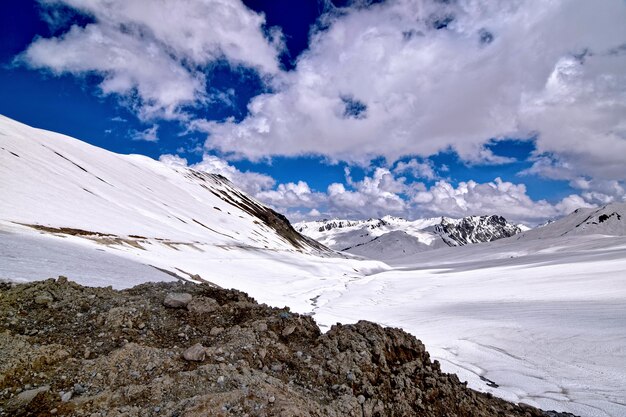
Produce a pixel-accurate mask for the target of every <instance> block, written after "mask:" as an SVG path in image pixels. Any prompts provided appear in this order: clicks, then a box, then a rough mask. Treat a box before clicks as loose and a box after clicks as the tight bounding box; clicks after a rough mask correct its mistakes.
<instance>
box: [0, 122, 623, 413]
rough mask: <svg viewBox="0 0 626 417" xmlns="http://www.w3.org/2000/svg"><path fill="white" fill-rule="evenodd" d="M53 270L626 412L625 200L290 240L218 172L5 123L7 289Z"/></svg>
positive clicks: (484, 386) (563, 400)
mask: <svg viewBox="0 0 626 417" xmlns="http://www.w3.org/2000/svg"><path fill="white" fill-rule="evenodd" d="M343 249H345V250H347V252H346V253H344V252H340V251H339V250H343ZM355 255H359V256H355ZM364 258H369V259H364ZM381 260H384V262H383V261H381ZM58 275H65V276H68V277H70V278H71V280H74V281H76V282H78V283H80V284H83V285H88V286H92V287H93V286H96V287H107V286H112V287H114V288H117V289H122V288H129V287H133V286H136V285H138V284H141V283H145V282H147V281H181V282H183V283H189V282H208V283H210V284H213V285H214V286H220V287H224V288H235V289H237V290H240V291H246V292H248V293H250V294H251V295H252V296H254V297H255V298H256V299H257V300H259V302H261V303H266V304H268V305H272V306H289V307H290V308H291V310H292V311H294V312H297V313H303V314H306V315H307V316H312V317H313V318H314V320H315V321H316V323H317V324H319V326H320V328H321V330H322V331H328V330H329V329H330V326H331V325H334V324H335V323H337V322H341V323H353V322H357V321H359V320H362V319H364V320H369V321H372V322H375V323H379V324H381V325H385V326H391V327H401V328H402V329H404V330H406V331H407V332H409V333H411V334H413V335H415V336H417V337H419V338H420V339H421V340H422V341H423V342H424V344H425V345H426V347H427V348H428V351H429V352H430V354H431V355H432V358H434V359H437V361H439V363H440V364H441V367H442V369H443V370H444V371H445V372H453V373H455V374H456V375H458V377H459V379H460V380H462V381H467V384H468V386H469V387H470V388H472V389H475V390H478V391H482V392H487V393H490V394H493V395H495V396H498V397H501V398H504V399H507V400H509V401H514V402H518V403H519V402H524V403H527V404H530V405H533V406H537V407H541V408H543V409H557V410H559V411H568V412H571V413H575V414H577V415H579V416H582V417H585V416H594V417H595V416H601V417H621V416H623V415H626V406H625V405H624V404H623V398H625V397H626V389H625V388H624V387H626V370H625V369H624V363H626V352H625V351H624V349H623V347H624V346H625V345H626V321H625V320H624V317H626V281H624V277H625V276H626V203H624V202H614V203H610V204H606V205H603V206H601V207H596V208H581V209H578V210H576V211H574V212H573V213H571V214H570V215H569V216H566V217H564V218H562V219H558V220H556V221H554V222H552V223H549V224H546V225H544V226H542V227H537V228H534V229H531V230H526V229H525V228H524V227H522V226H520V225H515V224H511V223H508V222H507V221H506V220H505V219H504V218H502V217H500V216H497V215H489V216H474V217H467V218H462V219H451V218H447V217H443V218H441V217H438V218H432V219H421V220H414V221H408V220H405V219H400V218H396V217H390V216H387V217H383V218H381V219H370V220H365V221H349V220H327V221H321V222H309V223H298V224H295V225H294V227H292V226H291V225H290V224H289V222H288V221H287V219H286V218H285V217H284V216H283V215H281V214H280V213H277V212H276V211H274V210H272V209H271V208H269V207H267V206H266V205H264V204H263V203H261V202H259V201H257V200H256V199H254V198H252V197H250V196H248V195H246V194H245V193H244V192H242V191H241V190H239V189H238V188H237V187H236V186H235V185H233V184H232V183H231V182H230V181H229V180H228V179H226V178H224V177H222V176H219V175H215V174H211V173H205V172H199V171H196V170H193V169H189V168H186V167H180V166H172V165H166V164H164V163H161V162H158V161H155V160H152V159H150V158H147V157H144V156H138V155H119V154H115V153H112V152H109V151H106V150H103V149H100V148H97V147H94V146H91V145H88V144H86V143H84V142H82V141H79V140H77V139H74V138H71V137H68V136H64V135H61V134H58V133H54V132H49V131H45V130H41V129H36V128H32V127H29V126H26V125H24V124H21V123H18V122H16V121H13V120H11V119H8V118H6V117H2V116H0V279H1V280H9V281H12V282H26V281H37V280H41V279H44V278H48V277H53V276H58ZM185 285H189V284H185ZM134 291H140V290H134ZM18 307H19V305H18ZM38 308H40V307H38ZM20 314H28V311H27V310H22V313H20ZM81 314H82V313H81ZM276 320H283V319H282V318H281V317H278V318H276ZM241 331H242V332H243V331H245V329H241ZM234 333H237V332H234ZM176 343H178V342H176ZM398 354H401V352H400V353H398ZM381 357H384V355H382V356H381ZM290 360H297V359H293V358H292V359H290ZM349 371H350V370H345V372H343V370H342V372H343V374H342V375H347V373H349ZM337 385H338V386H340V384H339V383H338V384H337ZM346 386H347V385H346Z"/></svg>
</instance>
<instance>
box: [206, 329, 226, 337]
mask: <svg viewBox="0 0 626 417" xmlns="http://www.w3.org/2000/svg"><path fill="white" fill-rule="evenodd" d="M223 331H224V328H223V327H213V328H212V329H211V331H210V332H209V334H210V335H211V336H217V335H218V334H220V333H222V332H223Z"/></svg>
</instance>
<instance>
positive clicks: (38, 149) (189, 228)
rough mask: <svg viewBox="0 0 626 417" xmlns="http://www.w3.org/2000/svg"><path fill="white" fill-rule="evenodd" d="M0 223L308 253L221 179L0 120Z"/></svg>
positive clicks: (281, 221) (310, 245)
mask: <svg viewBox="0 0 626 417" xmlns="http://www.w3.org/2000/svg"><path fill="white" fill-rule="evenodd" d="M0 178H2V182H1V183H0V194H1V195H2V196H3V198H2V201H0V220H3V221H9V222H14V223H22V224H37V225H43V226H47V227H50V228H66V229H67V230H66V231H68V232H69V231H70V230H69V229H76V230H74V233H79V234H84V235H87V234H88V233H89V232H93V233H92V234H94V235H95V234H102V235H109V236H110V235H114V236H116V237H129V236H131V238H132V236H144V237H146V238H162V239H168V240H172V241H174V240H185V241H187V242H191V241H194V240H196V239H202V241H203V242H205V243H213V244H223V245H248V246H251V247H259V248H267V249H280V250H301V251H314V250H321V251H323V250H324V248H323V247H322V246H321V245H318V244H317V243H315V242H313V241H311V240H310V239H307V238H304V237H303V236H301V235H300V234H298V233H297V232H295V231H294V230H293V229H292V228H291V226H290V225H289V222H288V221H287V220H286V219H285V218H284V217H283V216H282V215H280V214H278V213H276V212H274V211H273V210H271V209H270V208H268V207H266V206H264V205H263V204H261V203H259V202H258V201H256V200H254V199H252V198H250V197H248V196H246V195H245V194H243V193H242V192H241V191H239V190H237V189H236V188H235V187H234V186H233V185H232V184H231V183H230V182H229V181H228V180H227V179H226V178H224V177H222V176H219V175H214V174H207V173H204V172H198V171H194V170H192V169H188V168H181V167H172V166H167V165H164V164H162V163H160V162H157V161H154V160H152V159H150V158H147V157H143V156H139V155H117V154H114V153H111V152H108V151H105V150H103V149H100V148H97V147H94V146H91V145H88V144H86V143H84V142H81V141H78V140H76V139H72V138H70V137H67V136H64V135H60V134H56V133H52V132H46V131H43V130H39V129H33V128H31V127H28V126H25V125H22V124H20V123H17V122H15V121H12V120H9V119H7V118H5V117H0Z"/></svg>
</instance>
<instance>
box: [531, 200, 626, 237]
mask: <svg viewBox="0 0 626 417" xmlns="http://www.w3.org/2000/svg"><path fill="white" fill-rule="evenodd" d="M584 235H607V236H626V202H615V203H609V204H605V205H603V206H600V207H597V208H579V209H577V210H574V212H572V213H571V214H569V215H568V216H566V217H564V218H562V219H559V220H556V221H553V222H550V223H548V224H546V225H544V226H542V227H538V228H536V229H533V230H529V231H527V232H524V233H523V234H522V235H520V236H519V238H520V239H547V238H556V237H561V236H584Z"/></svg>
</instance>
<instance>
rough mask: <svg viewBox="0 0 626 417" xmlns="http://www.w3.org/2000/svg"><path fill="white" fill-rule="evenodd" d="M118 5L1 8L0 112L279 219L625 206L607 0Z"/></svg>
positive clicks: (532, 214)
mask: <svg viewBox="0 0 626 417" xmlns="http://www.w3.org/2000/svg"><path fill="white" fill-rule="evenodd" d="M131 3H132V4H134V6H133V5H129V3H126V2H124V1H122V0H115V1H113V2H104V1H102V0H90V1H85V2H77V1H75V0H42V1H39V2H37V1H19V2H18V1H13V2H9V4H4V5H3V6H2V7H3V8H4V10H3V13H2V14H0V20H1V21H0V39H1V42H2V43H1V44H0V65H1V66H0V113H1V114H4V115H6V116H8V117H11V118H14V119H16V120H18V121H21V122H23V123H26V124H29V125H32V126H35V127H40V128H44V129H49V130H53V131H57V132H61V133H65V134H68V135H70V136H73V137H76V138H79V139H81V140H84V141H86V142H89V143H91V144H94V145H97V146H100V147H103V148H106V149H109V150H111V151H114V152H119V153H141V154H145V155H148V156H150V157H153V158H155V159H158V158H161V159H162V160H164V161H166V162H168V163H178V164H181V163H184V164H187V165H190V166H194V167H196V168H198V169H205V170H210V171H216V172H221V173H223V174H225V175H226V176H228V177H230V178H231V179H232V180H233V182H235V183H237V184H238V185H240V186H241V187H242V188H244V189H246V191H248V192H250V193H251V194H254V195H255V196H256V197H257V198H259V199H261V200H263V201H265V202H267V203H268V204H271V205H273V206H274V207H276V208H277V209H279V210H281V211H284V212H286V213H287V214H288V215H289V217H290V218H292V219H293V220H299V219H304V218H317V217H335V216H338V217H370V216H381V215H384V214H394V215H402V216H406V217H421V216H434V215H451V216H462V215H471V214H492V213H494V212H495V213H500V214H503V215H505V216H507V217H509V218H511V219H512V220H515V221H521V222H527V223H531V224H532V223H539V222H541V221H543V220H545V219H548V218H552V217H558V216H560V215H563V214H566V213H567V212H568V211H571V210H573V209H575V208H577V207H578V206H591V205H598V204H602V203H605V202H608V201H614V200H622V199H624V196H625V193H624V179H625V178H626V156H625V155H626V117H625V115H626V103H625V99H624V97H626V78H625V77H626V74H625V73H624V70H623V69H624V68H626V66H625V64H626V46H625V45H626V29H625V28H624V26H625V25H623V24H622V23H623V21H625V20H624V18H626V3H624V2H623V1H621V0H617V1H611V0H607V1H606V2H603V3H601V4H599V5H596V6H593V7H590V6H589V5H588V4H586V2H584V1H582V0H581V1H562V2H559V1H557V2H554V4H551V5H545V9H543V10H542V9H541V8H540V7H539V8H537V7H534V6H533V5H531V4H529V2H523V1H522V2H519V3H515V4H512V3H510V2H505V1H502V2H498V1H496V2H481V1H463V0H459V1H458V2H440V1H435V0H432V1H430V2H429V1H426V2H418V1H413V0H388V1H382V2H370V1H335V2H331V1H321V0H320V1H313V0H311V1H299V2H294V1H290V0H275V1H261V0H249V1H244V2H242V3H240V2H238V1H235V0H233V2H231V3H230V4H228V6H224V4H223V3H214V0H206V1H201V0H188V1H185V2H175V1H171V2H165V3H164V4H163V5H162V6H159V7H161V9H159V8H157V6H155V5H154V3H151V2H149V1H147V0H137V1H136V2H131ZM620 19H621V20H620ZM620 22H621V23H620Z"/></svg>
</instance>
